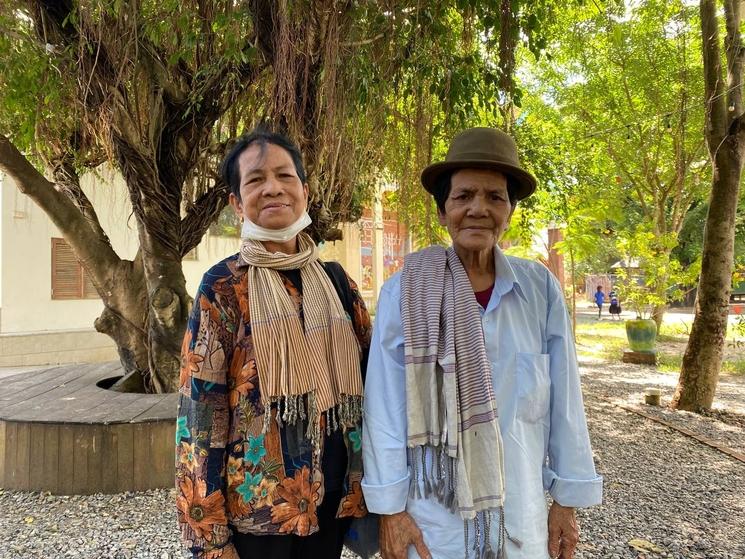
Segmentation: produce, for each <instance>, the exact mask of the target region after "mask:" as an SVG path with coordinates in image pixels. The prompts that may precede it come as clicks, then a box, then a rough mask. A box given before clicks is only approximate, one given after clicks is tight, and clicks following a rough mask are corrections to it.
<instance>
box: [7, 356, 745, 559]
mask: <svg viewBox="0 0 745 559" xmlns="http://www.w3.org/2000/svg"><path fill="white" fill-rule="evenodd" d="M582 373H583V384H584V390H585V405H586V408H587V413H588V420H589V425H590V431H591V436H592V440H593V448H594V450H595V454H596V460H597V467H598V471H599V472H600V473H601V474H603V476H604V477H605V501H604V503H603V505H601V506H599V507H594V508H591V509H586V510H582V511H580V513H579V519H580V525H581V530H582V537H581V539H582V541H581V542H580V544H579V547H578V552H577V554H576V555H575V557H576V558H577V559H606V558H607V559H621V558H639V559H641V558H648V559H651V558H653V557H668V558H675V559H699V558H702V559H704V558H705V559H725V558H726V559H745V464H743V463H741V462H738V461H736V460H734V459H732V458H730V457H728V456H726V455H724V454H722V453H721V452H718V451H716V450H714V449H711V448H709V447H707V446H705V445H703V444H701V443H699V442H697V441H695V440H693V439H691V438H689V437H686V436H684V435H682V434H680V433H678V432H676V431H674V430H672V429H669V428H667V427H665V426H663V425H660V424H657V423H655V422H653V421H650V420H649V419H645V418H643V417H640V416H638V415H636V414H633V413H630V412H627V411H624V410H622V409H620V408H619V407H618V406H617V405H616V404H623V405H630V406H638V407H639V409H643V410H644V411H645V412H646V413H653V414H655V415H659V416H660V417H662V418H664V419H665V420H666V421H668V422H670V423H673V424H679V425H681V426H684V427H686V428H687V429H690V430H692V431H694V432H695V433H697V434H700V435H702V436H705V437H708V438H711V439H714V440H716V441H718V442H720V443H724V444H726V445H727V446H728V447H730V448H732V449H734V450H736V451H738V452H745V426H744V425H745V424H744V423H743V421H745V378H743V377H732V376H728V377H723V378H722V381H721V382H720V387H719V394H718V403H717V408H716V410H715V413H713V414H712V416H711V417H703V418H702V417H700V416H697V415H694V414H687V413H680V412H670V411H667V410H665V409H662V408H651V407H649V406H644V405H640V404H639V402H640V401H641V400H642V394H643V391H644V388H646V387H648V386H658V387H660V388H662V389H663V403H664V401H666V400H668V399H669V397H670V395H671V394H672V390H673V388H674V386H675V382H676V377H675V376H674V375H667V374H658V373H656V371H655V370H654V368H650V367H640V366H636V365H625V364H620V363H619V364H607V363H593V362H591V361H585V362H583V363H582ZM173 502H174V494H173V491H172V490H161V491H148V492H145V493H125V494H119V495H93V496H87V497H79V496H74V497H55V496H49V495H40V494H38V493H22V492H15V491H3V490H0V533H2V534H3V536H4V537H2V538H0V559H26V558H36V557H38V558H42V557H43V558H52V557H54V558H76V559H148V558H154V559H181V558H182V557H186V555H185V554H184V553H183V552H182V551H181V549H180V544H179V540H178V533H177V530H176V516H175V512H174V505H173ZM634 539H638V540H646V541H648V542H651V543H652V544H654V545H656V546H658V548H661V550H662V551H661V552H658V553H648V552H640V551H636V550H634V549H633V548H632V547H631V546H630V545H629V542H630V541H632V540H634Z"/></svg>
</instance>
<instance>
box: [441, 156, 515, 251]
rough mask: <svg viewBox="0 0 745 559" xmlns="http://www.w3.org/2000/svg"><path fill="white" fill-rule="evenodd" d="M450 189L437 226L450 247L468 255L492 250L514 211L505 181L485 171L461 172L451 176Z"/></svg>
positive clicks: (495, 173) (467, 170)
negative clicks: (444, 229)
mask: <svg viewBox="0 0 745 559" xmlns="http://www.w3.org/2000/svg"><path fill="white" fill-rule="evenodd" d="M450 185H451V186H450V195H449V196H448V198H447V200H446V201H445V213H440V223H441V224H442V225H444V226H445V227H447V229H448V232H449V233H450V237H451V238H452V239H453V246H454V247H455V248H456V249H461V250H465V251H469V252H481V251H484V250H490V249H492V248H494V246H495V245H496V244H497V241H499V238H500V237H501V236H502V233H504V231H505V230H506V229H507V226H508V225H509V223H510V218H511V217H512V211H513V209H514V208H513V207H512V204H510V199H509V196H508V194H507V178H506V177H505V176H504V175H503V174H502V173H500V172H498V171H491V170H488V169H461V170H459V171H457V172H456V173H454V174H453V177H452V179H451V183H450Z"/></svg>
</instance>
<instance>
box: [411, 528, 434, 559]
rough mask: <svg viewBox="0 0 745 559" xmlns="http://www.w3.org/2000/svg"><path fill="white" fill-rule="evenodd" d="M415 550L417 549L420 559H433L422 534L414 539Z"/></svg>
mask: <svg viewBox="0 0 745 559" xmlns="http://www.w3.org/2000/svg"><path fill="white" fill-rule="evenodd" d="M413 543H414V549H416V552H417V554H418V555H419V557H420V559H432V554H431V553H430V552H429V549H428V548H427V546H426V545H425V543H424V537H423V536H422V533H421V532H419V536H418V537H417V538H415V539H414V542H413Z"/></svg>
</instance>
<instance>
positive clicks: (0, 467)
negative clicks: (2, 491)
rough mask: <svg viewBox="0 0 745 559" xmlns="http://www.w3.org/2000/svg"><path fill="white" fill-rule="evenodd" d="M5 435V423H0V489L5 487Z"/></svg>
mask: <svg viewBox="0 0 745 559" xmlns="http://www.w3.org/2000/svg"><path fill="white" fill-rule="evenodd" d="M5 433H6V423H5V421H0V487H5Z"/></svg>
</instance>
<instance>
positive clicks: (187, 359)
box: [179, 331, 204, 387]
mask: <svg viewBox="0 0 745 559" xmlns="http://www.w3.org/2000/svg"><path fill="white" fill-rule="evenodd" d="M193 336H194V335H193V333H192V332H191V331H187V333H186V336H184V343H183V344H182V346H181V368H180V370H179V386H181V387H183V386H185V385H186V384H187V383H188V382H189V378H190V377H191V375H192V374H193V373H196V372H198V371H199V364H200V363H201V362H202V361H204V357H203V356H201V355H197V354H196V353H194V351H192V349H191V340H192V338H193Z"/></svg>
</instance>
